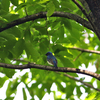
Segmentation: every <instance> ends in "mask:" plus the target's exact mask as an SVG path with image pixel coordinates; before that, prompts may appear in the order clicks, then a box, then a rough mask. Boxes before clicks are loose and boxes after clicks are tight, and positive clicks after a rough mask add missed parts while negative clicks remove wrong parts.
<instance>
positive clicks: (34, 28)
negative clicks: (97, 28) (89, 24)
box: [0, 0, 100, 100]
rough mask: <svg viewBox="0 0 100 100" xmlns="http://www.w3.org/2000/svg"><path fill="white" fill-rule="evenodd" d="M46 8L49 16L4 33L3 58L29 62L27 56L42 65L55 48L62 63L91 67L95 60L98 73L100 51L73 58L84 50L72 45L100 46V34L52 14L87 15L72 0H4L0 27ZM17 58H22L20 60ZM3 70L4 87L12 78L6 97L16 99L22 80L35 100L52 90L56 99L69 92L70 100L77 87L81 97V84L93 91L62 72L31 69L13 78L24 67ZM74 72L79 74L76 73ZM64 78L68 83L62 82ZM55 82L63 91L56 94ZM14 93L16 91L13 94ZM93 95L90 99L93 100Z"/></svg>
mask: <svg viewBox="0 0 100 100" xmlns="http://www.w3.org/2000/svg"><path fill="white" fill-rule="evenodd" d="M43 11H47V18H41V19H36V20H34V21H29V22H26V23H23V24H20V25H18V26H17V25H16V26H14V27H12V28H10V29H7V30H4V31H2V32H1V33H0V58H1V59H0V62H2V63H7V64H17V65H18V64H26V63H28V62H24V61H23V60H26V61H30V62H33V63H36V64H40V65H48V64H47V62H46V56H45V54H46V52H48V51H51V52H53V53H54V54H55V56H56V57H57V60H58V67H75V68H79V66H82V64H84V65H85V66H86V67H88V65H89V63H90V62H91V63H92V64H94V62H95V66H96V68H97V73H99V72H100V68H99V61H100V57H99V55H97V54H90V53H86V52H84V53H82V54H81V55H80V56H79V57H78V59H77V60H75V61H73V60H74V59H75V58H76V57H77V56H78V55H79V54H80V51H77V50H73V49H68V48H71V47H74V46H75V47H79V48H83V49H89V50H95V49H96V47H97V46H98V48H97V49H96V50H100V43H99V40H98V38H97V36H96V35H95V34H94V33H93V32H92V31H91V30H89V29H87V28H86V27H83V26H82V25H81V24H79V23H77V22H76V21H73V20H71V19H67V18H61V17H50V16H51V15H52V14H53V13H54V11H62V12H69V13H72V14H76V15H79V16H80V17H82V18H85V16H84V15H83V14H82V12H81V11H80V10H79V8H78V7H77V6H76V5H75V4H74V3H73V2H72V1H71V0H25V1H24V0H0V27H1V28H2V27H5V26H6V24H7V23H10V22H11V21H14V20H16V19H19V18H22V17H25V16H27V15H32V14H35V13H38V12H43ZM85 19H86V18H85ZM14 59H15V61H14ZM17 59H20V61H19V60H17ZM0 71H1V73H3V74H4V76H3V77H0V80H1V82H0V87H3V85H4V83H5V82H6V81H7V80H9V79H11V80H10V81H9V83H8V87H7V90H6V98H5V99H6V100H8V99H10V100H13V99H14V97H15V95H16V92H17V87H18V86H19V85H20V84H21V83H23V84H24V85H25V88H26V89H27V90H28V92H29V95H30V96H31V99H32V100H33V99H34V97H35V96H37V97H38V98H39V99H40V100H41V99H42V98H43V97H44V95H45V94H46V93H48V94H50V93H51V92H53V95H54V99H55V100H56V99H60V100H61V98H62V95H63V94H65V98H66V100H67V99H68V100H74V94H73V91H74V89H75V88H76V96H77V97H78V98H80V97H81V94H82V91H81V87H83V88H84V89H85V92H86V93H91V92H92V91H93V90H91V89H90V87H85V86H84V85H83V84H81V85H77V83H76V82H75V81H74V80H72V79H70V78H68V77H65V76H63V74H62V73H61V74H57V73H55V72H50V71H44V70H40V69H30V72H25V73H24V74H23V75H19V74H18V75H17V77H16V78H15V79H13V76H14V75H15V74H16V73H18V72H20V73H21V72H23V70H20V71H18V70H14V69H6V68H0ZM69 74H70V73H69ZM30 75H31V76H30ZM70 75H72V76H74V77H78V75H77V74H75V73H71V74H70ZM33 81H35V82H33ZM94 81H95V79H92V80H91V81H90V82H89V83H90V84H92V85H93V83H94ZM32 82H33V83H32ZM62 82H63V83H64V84H65V85H62ZM96 82H97V87H98V88H100V82H99V81H96ZM54 83H55V84H56V86H57V90H58V91H59V92H60V93H61V95H56V93H55V91H54V90H53V91H52V90H51V87H52V85H53V84H54ZM30 84H31V85H30ZM39 86H41V87H39ZM25 88H23V89H22V92H23V98H24V99H25V100H26V99H27V93H26V90H25ZM12 94H15V95H14V96H12ZM94 96H95V95H94ZM65 98H64V99H65ZM89 98H90V97H89ZM89 98H88V99H86V100H90V99H89ZM91 98H92V97H91ZM62 99H63V98H62Z"/></svg>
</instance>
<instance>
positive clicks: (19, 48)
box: [13, 39, 25, 58]
mask: <svg viewBox="0 0 100 100" xmlns="http://www.w3.org/2000/svg"><path fill="white" fill-rule="evenodd" d="M24 44H25V41H24V40H23V39H19V40H18V41H17V42H16V44H15V48H14V49H13V52H14V55H15V57H16V58H18V57H19V56H20V55H21V54H22V53H23V50H24Z"/></svg>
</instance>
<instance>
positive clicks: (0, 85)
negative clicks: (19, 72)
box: [0, 76, 8, 88]
mask: <svg viewBox="0 0 100 100" xmlns="http://www.w3.org/2000/svg"><path fill="white" fill-rule="evenodd" d="M7 79H8V78H7V77H6V76H4V77H2V78H1V77H0V88H1V87H2V86H3V85H4V83H5V81H6V80H7Z"/></svg>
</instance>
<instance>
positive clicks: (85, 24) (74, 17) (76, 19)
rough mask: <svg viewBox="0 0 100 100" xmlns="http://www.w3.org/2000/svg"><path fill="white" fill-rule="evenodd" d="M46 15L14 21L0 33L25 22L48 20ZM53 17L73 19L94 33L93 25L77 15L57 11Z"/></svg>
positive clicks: (31, 16)
mask: <svg viewBox="0 0 100 100" xmlns="http://www.w3.org/2000/svg"><path fill="white" fill-rule="evenodd" d="M46 14H47V12H39V13H36V14H33V15H29V16H26V17H23V18H20V19H17V20H14V21H12V22H10V23H8V24H7V25H6V26H5V27H3V28H0V32H2V31H4V30H6V29H9V28H11V27H14V26H15V25H19V24H22V23H25V22H28V21H31V20H36V19H39V18H46V17H47V16H46ZM51 17H64V18H68V19H72V20H74V21H76V22H78V23H80V24H82V25H83V26H84V27H87V28H88V29H90V30H92V31H94V30H93V28H92V26H91V24H90V23H89V22H88V21H86V20H85V19H83V18H81V17H79V16H78V15H75V14H71V13H67V12H60V11H55V12H54V13H53V14H52V16H51Z"/></svg>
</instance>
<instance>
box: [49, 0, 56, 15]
mask: <svg viewBox="0 0 100 100" xmlns="http://www.w3.org/2000/svg"><path fill="white" fill-rule="evenodd" d="M54 11H55V5H54V4H53V2H52V1H50V2H49V3H48V4H47V17H50V16H51V15H52V14H53V13H54Z"/></svg>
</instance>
